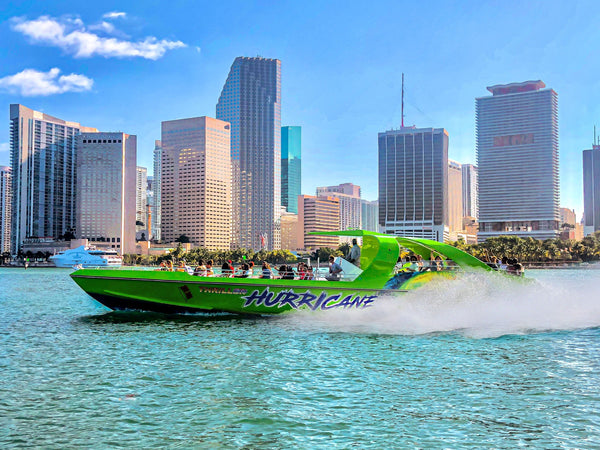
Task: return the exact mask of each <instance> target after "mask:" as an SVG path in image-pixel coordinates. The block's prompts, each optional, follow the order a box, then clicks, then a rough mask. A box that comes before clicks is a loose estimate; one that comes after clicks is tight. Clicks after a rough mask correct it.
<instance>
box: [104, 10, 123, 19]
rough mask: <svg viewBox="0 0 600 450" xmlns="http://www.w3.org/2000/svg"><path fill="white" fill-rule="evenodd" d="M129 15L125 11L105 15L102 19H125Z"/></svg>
mask: <svg viewBox="0 0 600 450" xmlns="http://www.w3.org/2000/svg"><path fill="white" fill-rule="evenodd" d="M126 15H127V14H126V13H124V12H123V11H111V12H107V13H106V14H104V15H103V16H102V17H103V18H105V19H118V18H120V17H123V18H124V17H125V16H126Z"/></svg>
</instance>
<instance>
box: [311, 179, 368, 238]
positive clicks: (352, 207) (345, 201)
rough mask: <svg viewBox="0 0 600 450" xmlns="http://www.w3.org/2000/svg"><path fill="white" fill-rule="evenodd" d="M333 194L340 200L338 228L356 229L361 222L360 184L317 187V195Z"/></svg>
mask: <svg viewBox="0 0 600 450" xmlns="http://www.w3.org/2000/svg"><path fill="white" fill-rule="evenodd" d="M328 195H329V196H335V197H337V198H338V199H339V201H340V230H357V229H359V228H360V225H361V222H362V206H361V201H360V186H357V185H355V184H352V183H343V184H338V185H337V186H324V187H318V188H317V196H328Z"/></svg>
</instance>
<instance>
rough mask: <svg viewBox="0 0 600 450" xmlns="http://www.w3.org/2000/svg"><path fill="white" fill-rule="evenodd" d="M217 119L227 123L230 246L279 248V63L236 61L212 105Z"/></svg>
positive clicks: (265, 59)
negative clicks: (229, 130)
mask: <svg viewBox="0 0 600 450" xmlns="http://www.w3.org/2000/svg"><path fill="white" fill-rule="evenodd" d="M217 118H218V119H221V120H224V121H227V122H229V123H230V124H231V165H232V180H233V183H232V184H233V189H232V206H233V244H232V245H233V246H234V247H238V246H239V247H244V248H251V249H254V250H259V249H261V248H265V249H278V248H280V247H281V228H280V227H281V222H280V218H281V61H279V60H278V59H267V58H260V57H257V58H247V57H238V58H236V59H235V61H234V62H233V64H232V65H231V69H230V71H229V75H228V76H227V80H226V81H225V85H224V86H223V90H222V92H221V96H220V97H219V102H218V103H217ZM163 144H164V143H163Z"/></svg>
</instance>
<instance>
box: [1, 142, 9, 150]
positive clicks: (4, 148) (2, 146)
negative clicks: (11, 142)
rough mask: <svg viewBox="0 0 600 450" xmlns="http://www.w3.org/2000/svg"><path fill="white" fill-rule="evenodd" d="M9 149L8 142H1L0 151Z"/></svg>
mask: <svg viewBox="0 0 600 450" xmlns="http://www.w3.org/2000/svg"><path fill="white" fill-rule="evenodd" d="M7 151H8V142H0V152H7Z"/></svg>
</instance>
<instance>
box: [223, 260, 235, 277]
mask: <svg viewBox="0 0 600 450" xmlns="http://www.w3.org/2000/svg"><path fill="white" fill-rule="evenodd" d="M221 276H222V277H225V278H231V277H232V276H233V266H232V265H231V264H230V263H229V262H224V263H223V265H222V266H221Z"/></svg>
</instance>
